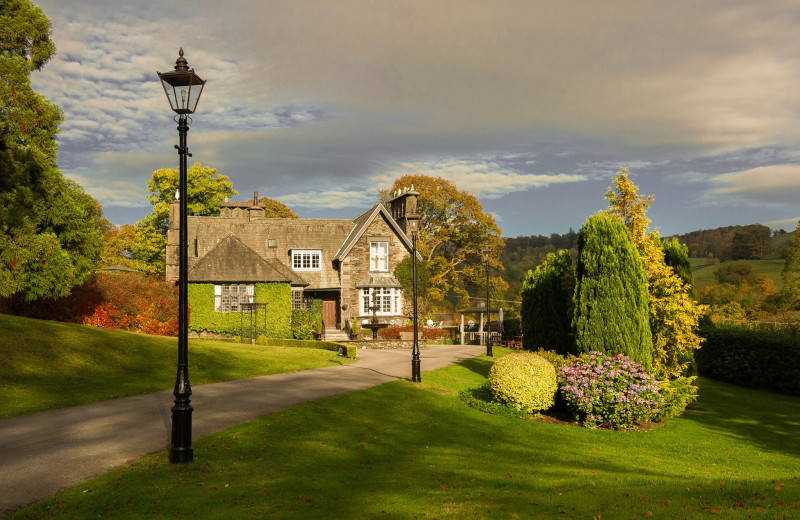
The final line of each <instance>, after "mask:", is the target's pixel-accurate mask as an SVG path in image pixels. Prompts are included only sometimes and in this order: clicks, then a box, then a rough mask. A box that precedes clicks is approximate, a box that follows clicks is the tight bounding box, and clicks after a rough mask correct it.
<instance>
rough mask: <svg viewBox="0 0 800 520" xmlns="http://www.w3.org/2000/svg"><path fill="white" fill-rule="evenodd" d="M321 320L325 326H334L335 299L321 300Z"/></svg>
mask: <svg viewBox="0 0 800 520" xmlns="http://www.w3.org/2000/svg"><path fill="white" fill-rule="evenodd" d="M322 320H323V321H324V322H325V326H326V327H331V328H332V327H336V325H337V323H338V321H337V319H336V300H325V301H323V302H322Z"/></svg>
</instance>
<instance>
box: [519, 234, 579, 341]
mask: <svg viewBox="0 0 800 520" xmlns="http://www.w3.org/2000/svg"><path fill="white" fill-rule="evenodd" d="M574 291H575V268H574V266H573V265H572V259H571V258H570V256H569V252H567V251H565V250H563V249H562V250H560V251H559V252H558V253H549V254H548V255H547V258H546V259H545V261H544V262H543V263H542V264H541V265H540V266H538V267H537V268H536V270H535V271H528V275H527V276H526V277H525V281H524V283H523V285H522V292H521V296H522V308H521V310H520V320H521V322H522V338H523V342H524V346H525V348H526V349H528V350H538V349H545V350H555V351H556V352H558V353H559V354H564V355H567V354H575V353H576V352H575V338H574V336H573V334H572V295H573V293H574Z"/></svg>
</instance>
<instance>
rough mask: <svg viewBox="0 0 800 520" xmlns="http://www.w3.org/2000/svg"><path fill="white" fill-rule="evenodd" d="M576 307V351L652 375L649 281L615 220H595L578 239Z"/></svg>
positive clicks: (604, 217) (605, 217)
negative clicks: (618, 359)
mask: <svg viewBox="0 0 800 520" xmlns="http://www.w3.org/2000/svg"><path fill="white" fill-rule="evenodd" d="M574 305H575V309H574V317H573V325H574V329H575V344H576V347H577V350H578V351H579V352H589V351H593V350H596V351H599V352H604V353H608V354H625V355H627V356H629V357H630V358H631V359H632V360H633V361H635V362H637V363H640V364H642V365H643V366H644V367H645V368H646V369H647V370H648V371H649V370H650V367H651V365H652V349H653V344H652V337H651V334H650V324H649V320H648V294H647V281H646V278H645V274H644V269H643V267H642V262H641V260H640V259H639V254H638V253H637V252H636V248H635V246H634V245H633V242H632V241H631V237H630V234H629V233H628V230H627V228H626V227H625V226H624V225H623V224H622V222H621V221H620V220H619V219H617V218H616V217H614V216H611V215H603V214H597V215H593V216H591V217H589V219H588V220H587V221H586V223H585V224H584V225H583V227H582V228H581V231H580V233H579V234H578V261H577V265H576V269H575V294H574Z"/></svg>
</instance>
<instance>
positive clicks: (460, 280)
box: [379, 174, 508, 305]
mask: <svg viewBox="0 0 800 520" xmlns="http://www.w3.org/2000/svg"><path fill="white" fill-rule="evenodd" d="M411 186H413V187H414V189H416V190H417V191H418V192H419V193H420V195H419V198H418V199H417V211H418V212H419V214H420V215H421V223H420V231H419V240H418V241H417V248H418V250H419V253H420V255H421V256H422V258H423V259H424V260H425V261H426V263H427V268H428V271H429V273H430V290H429V296H430V299H431V300H432V301H433V302H435V303H437V304H439V305H441V304H443V303H444V301H445V299H446V298H447V297H448V295H449V294H450V293H451V292H452V293H454V294H455V295H456V296H457V298H458V299H459V303H466V302H467V300H468V298H469V294H470V293H472V294H480V295H483V294H485V292H486V267H485V263H484V262H483V260H482V254H481V251H482V250H483V249H484V248H486V247H488V248H489V249H490V250H491V255H490V257H491V258H490V260H489V264H490V267H491V268H493V269H494V271H495V273H496V272H498V271H501V270H502V269H503V264H502V263H501V262H500V254H501V252H502V250H503V247H504V243H503V239H502V238H501V237H500V228H499V227H498V226H497V223H496V222H495V220H494V217H493V216H492V215H491V214H489V213H486V212H484V211H483V207H482V206H481V204H480V202H478V199H477V198H475V196H474V195H471V194H470V193H468V192H466V191H463V190H459V189H458V188H457V187H456V185H455V183H453V182H451V181H448V180H445V179H442V178H441V177H430V176H427V175H423V174H414V175H404V176H403V177H401V178H399V179H397V180H395V181H394V184H392V187H391V188H390V189H388V190H383V191H381V192H380V193H379V197H380V200H381V202H383V203H384V204H387V203H388V201H389V200H390V199H391V194H392V193H394V192H396V191H397V190H399V189H403V188H410V187H411ZM490 287H491V288H492V297H493V298H494V297H500V296H502V295H503V293H504V292H505V290H506V289H507V288H508V284H507V283H506V282H505V281H504V280H503V279H502V278H501V277H500V276H497V275H495V276H491V279H490Z"/></svg>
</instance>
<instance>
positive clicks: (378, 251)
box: [369, 242, 389, 271]
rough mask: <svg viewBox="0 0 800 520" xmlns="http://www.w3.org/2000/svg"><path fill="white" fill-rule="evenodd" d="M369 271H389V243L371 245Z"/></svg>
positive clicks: (372, 243) (373, 243) (371, 243)
mask: <svg viewBox="0 0 800 520" xmlns="http://www.w3.org/2000/svg"><path fill="white" fill-rule="evenodd" d="M369 270H370V271H388V270H389V242H370V243H369Z"/></svg>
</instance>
